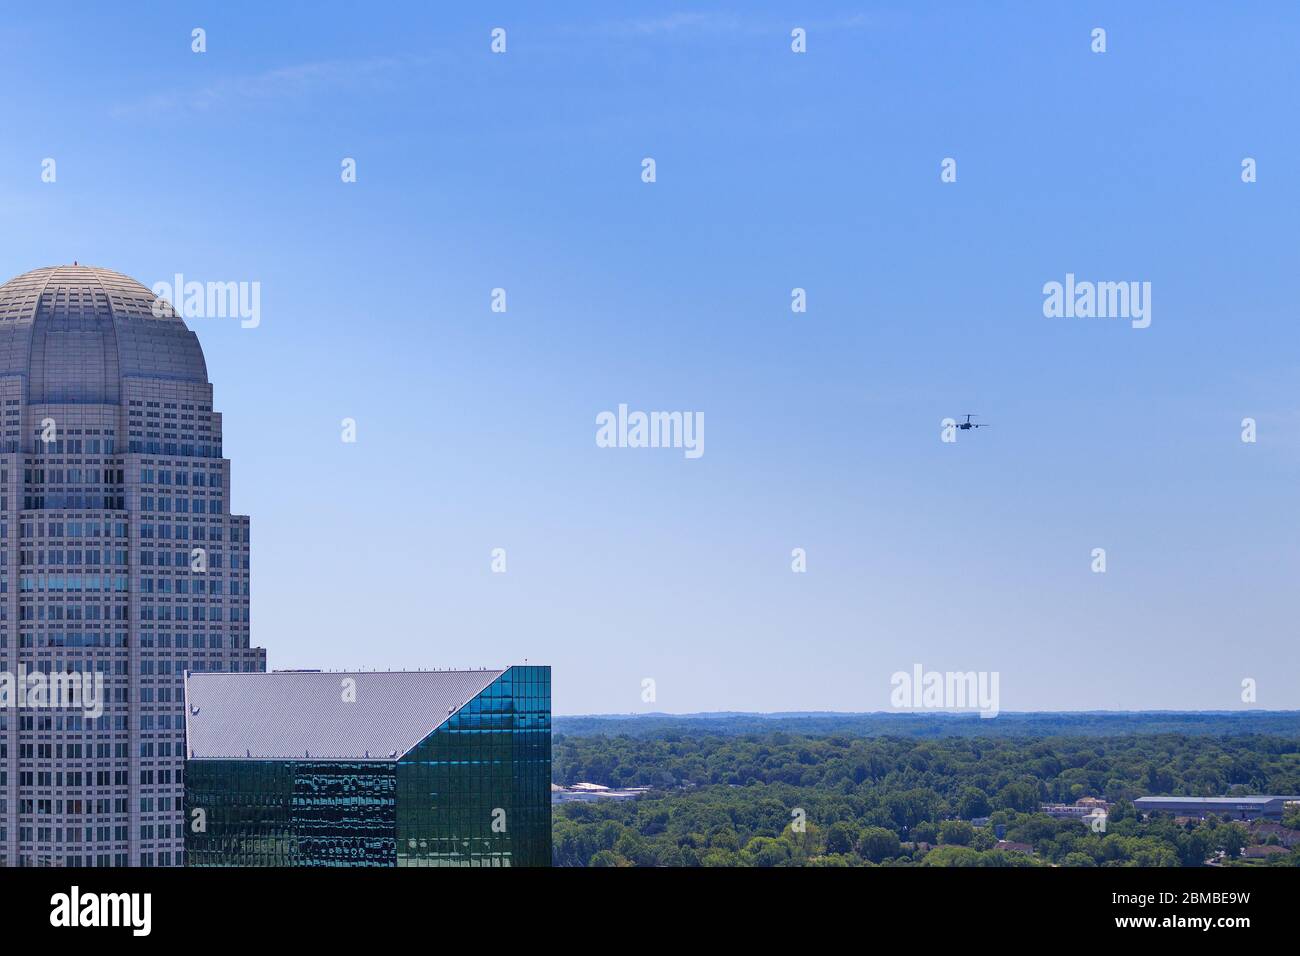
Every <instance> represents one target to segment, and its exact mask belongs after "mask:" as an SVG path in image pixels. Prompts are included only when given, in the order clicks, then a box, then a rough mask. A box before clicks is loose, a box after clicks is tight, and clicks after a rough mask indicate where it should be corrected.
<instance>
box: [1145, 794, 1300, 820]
mask: <svg viewBox="0 0 1300 956" xmlns="http://www.w3.org/2000/svg"><path fill="white" fill-rule="evenodd" d="M1288 803H1300V797H1278V796H1254V797H1138V798H1137V799H1136V800H1134V801H1133V806H1134V807H1136V808H1137V809H1138V810H1140V811H1141V812H1143V813H1173V814H1176V815H1179V816H1185V817H1192V818H1195V819H1198V820H1203V819H1205V818H1206V817H1208V816H1210V815H1214V816H1216V817H1222V818H1225V819H1229V820H1258V819H1261V818H1263V819H1271V820H1280V819H1282V811H1283V810H1284V808H1285V807H1286V805H1287V804H1288Z"/></svg>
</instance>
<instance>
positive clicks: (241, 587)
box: [0, 265, 266, 866]
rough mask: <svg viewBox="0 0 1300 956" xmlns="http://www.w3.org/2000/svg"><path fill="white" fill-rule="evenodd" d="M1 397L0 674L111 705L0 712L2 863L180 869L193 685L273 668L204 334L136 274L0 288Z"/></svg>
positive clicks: (73, 273)
mask: <svg viewBox="0 0 1300 956" xmlns="http://www.w3.org/2000/svg"><path fill="white" fill-rule="evenodd" d="M0 400H2V401H3V406H4V407H3V418H2V419H0V428H2V429H3V436H2V438H0V441H2V444H0V448H3V454H0V651H3V655H2V660H0V672H4V673H8V674H11V675H13V676H14V678H15V679H17V680H18V682H17V684H15V685H12V686H17V687H19V688H20V689H21V687H22V685H23V683H24V681H25V680H26V679H27V678H26V677H25V675H34V676H36V679H37V680H38V681H39V680H40V677H41V676H44V677H45V678H46V679H47V680H48V679H49V675H59V674H69V673H71V674H78V673H79V674H85V675H88V674H98V675H102V677H103V688H104V697H105V698H106V699H105V701H104V703H103V713H102V715H101V716H98V717H95V716H91V715H90V711H89V710H88V709H87V708H85V707H84V706H81V707H54V706H50V705H49V703H48V702H45V703H42V702H41V701H40V699H39V698H36V697H35V696H33V701H31V702H29V703H31V706H25V707H24V706H18V707H15V706H13V703H14V702H10V705H9V706H7V707H5V708H4V709H3V710H0V799H2V801H3V808H2V809H3V815H2V816H0V844H3V847H4V862H5V864H6V865H8V866H78V865H81V866H174V865H179V864H181V863H182V862H183V859H182V853H183V845H184V841H183V836H182V832H181V816H180V812H181V798H182V793H183V785H182V779H181V775H182V768H183V765H184V747H185V744H184V737H185V722H184V710H183V696H184V694H183V679H184V673H185V671H186V670H187V669H189V670H194V671H216V670H222V671H263V670H265V669H266V652H265V651H264V650H262V649H261V648H252V647H250V646H249V620H248V617H249V615H248V602H249V596H248V595H249V571H248V568H249V564H248V560H249V535H248V518H247V517H245V516H242V515H232V514H231V513H230V463H229V462H228V461H226V460H225V459H223V458H222V457H221V415H220V414H219V413H217V412H214V411H213V410H212V385H211V384H210V383H209V382H208V375H207V366H206V363H205V362H204V359H203V351H202V349H201V348H200V346H199V342H198V338H197V336H195V334H194V333H193V332H192V331H190V330H189V329H188V328H186V326H185V323H184V321H182V319H181V318H180V317H179V316H178V315H177V314H176V313H175V312H174V311H173V310H172V308H171V307H170V306H169V305H167V304H166V303H162V302H160V301H159V300H158V299H157V297H156V296H155V295H154V294H153V293H152V292H151V291H150V290H149V289H147V288H145V287H144V286H143V285H141V284H139V283H138V282H136V281H134V280H132V279H130V278H127V277H126V276H123V275H119V274H118V273H115V272H109V271H107V270H104V269H95V268H89V267H86V266H76V265H73V266H57V267H53V268H46V269H37V270H35V271H33V272H28V273H26V274H24V275H21V276H18V277H17V278H14V279H11V280H10V281H9V282H6V283H5V284H4V285H3V286H0Z"/></svg>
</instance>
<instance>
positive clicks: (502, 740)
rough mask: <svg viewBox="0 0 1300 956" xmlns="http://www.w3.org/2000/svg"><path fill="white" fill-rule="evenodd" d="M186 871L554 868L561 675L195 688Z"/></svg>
mask: <svg viewBox="0 0 1300 956" xmlns="http://www.w3.org/2000/svg"><path fill="white" fill-rule="evenodd" d="M185 718H186V719H185V735H186V747H187V751H186V754H187V757H186V761H185V807H184V812H185V816H184V828H185V850H186V856H185V861H186V865H188V866H313V867H316V866H549V865H550V862H551V801H550V783H551V669H550V668H549V667H538V666H523V667H510V668H507V669H505V670H478V671H401V672H354V673H344V672H321V671H273V672H271V673H269V674H266V673H228V672H220V673H215V672H213V673H197V674H187V675H186V679H185Z"/></svg>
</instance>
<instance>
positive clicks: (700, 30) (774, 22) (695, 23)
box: [597, 11, 873, 37]
mask: <svg viewBox="0 0 1300 956" xmlns="http://www.w3.org/2000/svg"><path fill="white" fill-rule="evenodd" d="M872 22H873V21H872V19H871V18H870V17H868V16H867V15H866V14H862V13H854V14H849V15H846V16H843V17H833V18H831V19H820V18H808V17H802V16H789V17H784V18H781V19H779V20H778V19H775V18H773V17H772V16H771V15H770V14H763V15H760V16H742V15H738V14H734V13H724V12H721V11H682V12H678V13H669V14H665V15H663V16H659V17H644V18H633V19H625V20H615V21H607V22H605V23H602V24H599V25H598V26H597V31H598V32H601V33H605V34H609V35H613V36H628V37H633V36H660V35H679V36H688V35H691V34H708V33H715V34H716V33H733V34H755V35H757V34H767V33H772V32H773V31H788V30H789V29H791V28H792V27H795V26H802V27H805V28H808V29H819V30H831V29H855V28H860V27H867V26H870V25H871V24H872Z"/></svg>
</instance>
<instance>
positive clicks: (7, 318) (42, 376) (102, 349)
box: [0, 265, 208, 405]
mask: <svg viewBox="0 0 1300 956" xmlns="http://www.w3.org/2000/svg"><path fill="white" fill-rule="evenodd" d="M158 301H159V300H158V297H157V296H155V295H154V294H153V292H152V291H150V290H149V289H147V288H145V287H144V286H142V285H141V284H140V283H138V282H136V281H135V280H134V279H132V278H129V277H128V276H124V275H122V274H121V273H118V272H110V271H109V270H108V269H96V268H93V267H91V266H80V265H71V266H51V267H48V268H45V269H35V270H33V271H31V272H25V273H23V274H22V275H20V276H17V277H16V278H13V279H10V280H9V281H8V282H6V283H5V284H4V285H0V378H3V377H7V376H14V375H21V376H24V377H25V378H26V381H27V401H28V402H29V403H31V404H59V403H70V404H72V403H75V404H87V403H91V404H108V405H115V404H118V403H119V400H120V396H121V387H120V383H121V380H122V379H123V378H157V379H165V380H168V381H178V382H201V383H206V382H207V380H208V369H207V364H206V363H205V362H204V361H203V349H202V348H200V346H199V340H198V336H196V335H195V334H194V333H193V332H191V331H190V330H189V329H188V328H186V327H185V323H184V321H182V320H181V318H180V316H178V315H177V314H176V313H175V311H174V310H173V309H172V308H171V306H170V305H168V304H166V303H162V304H161V305H160V306H158V311H159V313H160V315H161V316H162V317H161V318H157V317H155V316H154V314H153V310H154V308H155V306H154V303H155V302H158Z"/></svg>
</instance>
